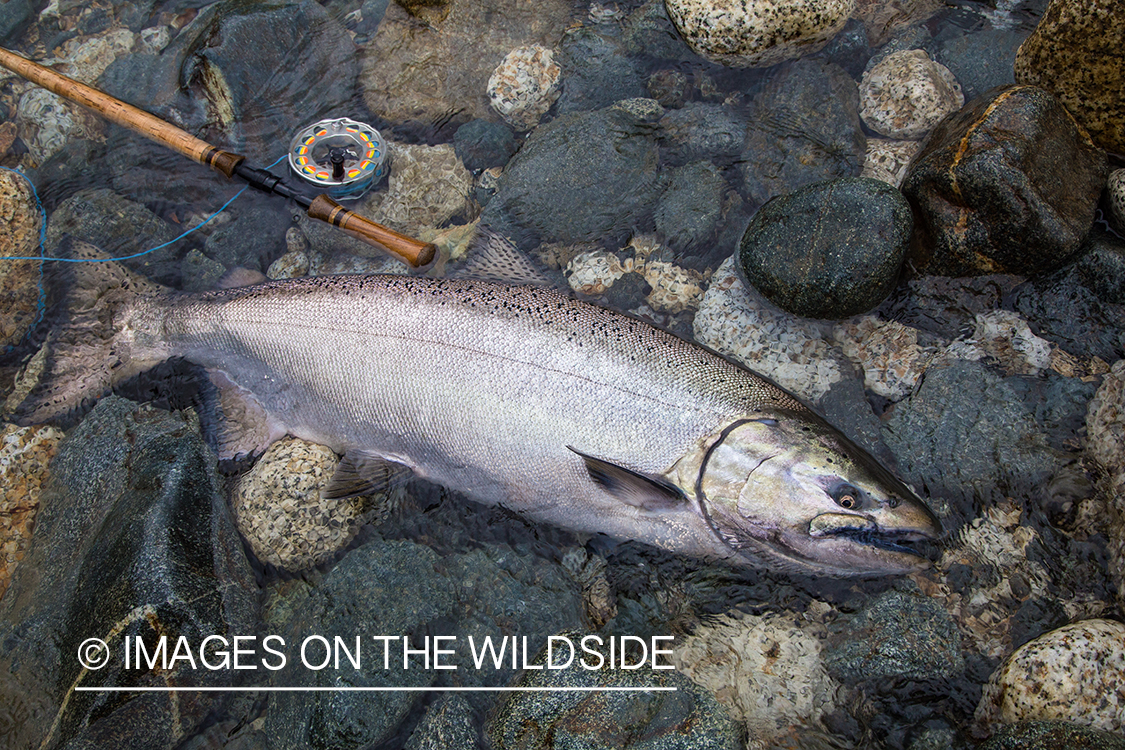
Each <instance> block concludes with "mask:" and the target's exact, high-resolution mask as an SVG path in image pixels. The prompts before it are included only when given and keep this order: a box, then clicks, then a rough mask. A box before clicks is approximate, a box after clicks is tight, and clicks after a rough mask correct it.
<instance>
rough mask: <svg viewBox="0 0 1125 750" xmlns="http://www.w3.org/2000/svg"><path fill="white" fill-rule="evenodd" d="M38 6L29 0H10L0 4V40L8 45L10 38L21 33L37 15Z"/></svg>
mask: <svg viewBox="0 0 1125 750" xmlns="http://www.w3.org/2000/svg"><path fill="white" fill-rule="evenodd" d="M38 6H39V4H38V3H33V2H31V0H10V2H7V3H4V4H3V5H0V42H3V43H4V45H5V46H7V45H10V44H11V41H10V39H12V38H14V37H15V36H16V35H17V34H22V33H23V31H24V29H26V28H27V26H28V25H29V24H30V23H31V22H32V21H34V20H35V18H36V16H37V15H38V13H39V10H38Z"/></svg>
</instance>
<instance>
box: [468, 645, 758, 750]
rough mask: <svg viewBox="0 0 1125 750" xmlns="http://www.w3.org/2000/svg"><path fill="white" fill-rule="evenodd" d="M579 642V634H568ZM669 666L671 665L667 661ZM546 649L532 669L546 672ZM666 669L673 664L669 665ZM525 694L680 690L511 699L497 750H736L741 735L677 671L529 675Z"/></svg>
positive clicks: (498, 715)
mask: <svg viewBox="0 0 1125 750" xmlns="http://www.w3.org/2000/svg"><path fill="white" fill-rule="evenodd" d="M568 635H570V636H571V637H572V639H574V640H578V639H580V638H581V635H580V634H576V633H570V634H568ZM665 658H666V657H665ZM545 660H546V649H544V650H543V651H541V652H540V653H539V654H538V655H537V656H536V658H535V660H534V661H533V663H536V664H543V663H544V662H545ZM664 663H666V662H664ZM515 684H516V685H517V686H520V687H548V686H549V687H578V688H582V687H587V688H588V687H637V686H642V685H651V686H653V687H675V688H676V690H675V691H667V692H665V691H662V692H651V693H642V692H632V691H629V692H625V691H611V692H604V693H597V694H596V695H598V698H596V699H591V697H590V696H589V695H588V694H584V693H582V692H561V691H559V692H545V693H511V694H509V695H508V696H506V697H505V698H504V699H502V700H501V701H500V703H499V705H498V706H497V707H496V709H495V710H494V711H493V713H492V716H491V717H490V719H489V722H488V725H487V728H486V731H487V734H488V737H489V739H490V740H491V741H492V743H493V745H494V746H495V747H496V749H497V750H516V749H517V748H519V749H520V750H548V749H549V748H555V747H567V748H573V749H574V750H602V749H603V748H620V749H621V750H664V749H665V748H673V747H691V748H693V750H735V749H736V748H741V747H742V741H741V736H740V735H741V729H740V727H739V725H738V724H736V723H735V722H733V721H731V719H730V718H729V716H728V715H727V713H726V712H725V711H724V709H723V708H722V706H720V705H719V703H718V702H716V701H715V699H714V697H713V696H712V695H711V693H709V692H708V691H706V690H704V689H702V688H700V687H698V686H696V685H695V684H693V683H692V682H691V681H690V680H688V678H687V677H685V676H683V675H681V674H679V673H678V672H676V671H674V670H653V669H652V668H651V667H647V666H646V667H641V668H639V669H635V670H629V671H624V670H620V669H618V670H610V669H602V670H587V669H582V668H570V669H560V670H555V671H548V670H546V669H543V670H526V671H524V672H523V673H522V674H521V676H520V678H519V680H517V681H516V683H515Z"/></svg>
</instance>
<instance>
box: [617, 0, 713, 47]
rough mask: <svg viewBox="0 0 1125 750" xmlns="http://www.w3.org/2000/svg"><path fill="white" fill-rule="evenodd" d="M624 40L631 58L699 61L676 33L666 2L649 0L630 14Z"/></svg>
mask: <svg viewBox="0 0 1125 750" xmlns="http://www.w3.org/2000/svg"><path fill="white" fill-rule="evenodd" d="M624 40H625V49H626V50H627V51H628V52H629V54H631V55H636V56H642V55H643V56H647V57H655V58H658V59H660V60H674V61H677V62H695V61H698V60H699V57H698V55H696V54H695V53H694V52H692V51H691V48H690V47H688V46H687V45H686V44H685V43H684V40H683V39H681V38H680V35H679V34H678V33H677V32H676V27H675V26H673V25H672V20H671V19H670V18H668V12H667V11H666V10H665V8H664V1H663V0H647V1H646V2H645V3H644V5H642V6H641V7H639V8H637V9H636V10H634V11H633V12H632V13H630V14H629V17H628V18H626V19H625V32H624Z"/></svg>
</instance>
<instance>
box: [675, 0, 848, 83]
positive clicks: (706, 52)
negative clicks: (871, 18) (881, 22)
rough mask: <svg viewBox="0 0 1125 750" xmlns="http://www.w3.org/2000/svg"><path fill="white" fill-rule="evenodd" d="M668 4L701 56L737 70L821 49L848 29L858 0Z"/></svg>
mask: <svg viewBox="0 0 1125 750" xmlns="http://www.w3.org/2000/svg"><path fill="white" fill-rule="evenodd" d="M664 5H665V7H666V8H667V11H668V17H669V18H671V19H672V23H673V24H675V26H676V30H677V31H679V33H680V37H681V38H683V40H684V41H685V42H687V44H688V46H689V47H691V49H692V50H693V51H695V53H696V54H698V55H699V56H700V57H703V58H706V59H707V60H710V61H711V62H716V63H720V64H722V65H727V66H730V67H735V68H766V67H769V66H771V65H776V64H778V63H780V62H783V61H785V60H791V59H794V58H797V57H803V56H806V55H811V54H814V53H816V52H819V51H820V50H821V49H822V48H823V47H824V46H825V45H826V44H828V42H829V41H830V40H831V39H832V37H834V36H836V33H837V32H839V31H840V29H842V28H844V24H846V23H847V22H848V18H849V17H850V16H851V14H852V11H853V10H854V9H855V0H767V1H766V2H756V3H729V2H715V0H665V3H664Z"/></svg>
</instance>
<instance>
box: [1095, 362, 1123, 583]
mask: <svg viewBox="0 0 1125 750" xmlns="http://www.w3.org/2000/svg"><path fill="white" fill-rule="evenodd" d="M1086 453H1087V455H1088V456H1089V457H1090V458H1091V459H1093V461H1094V462H1095V463H1096V464H1097V465H1098V466H1099V467H1101V470H1102V474H1101V477H1100V478H1099V480H1098V495H1099V498H1100V501H1101V503H1103V504H1104V506H1105V507H1104V510H1103V511H1102V514H1104V516H1105V517H1106V520H1107V522H1108V524H1107V525H1108V528H1107V529H1106V535H1107V536H1108V544H1107V546H1108V548H1109V550H1108V551H1109V574H1110V578H1111V579H1112V580H1113V582H1114V584H1115V585H1116V586H1117V598H1118V601H1119V602H1121V603H1122V605H1125V360H1120V361H1118V362H1117V363H1116V364H1114V366H1113V369H1112V370H1111V371H1110V372H1109V374H1108V375H1106V377H1105V379H1104V380H1103V381H1102V384H1101V387H1099V388H1098V392H1097V393H1096V394H1095V395H1094V398H1093V399H1091V400H1090V404H1089V408H1088V410H1087V412H1086Z"/></svg>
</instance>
